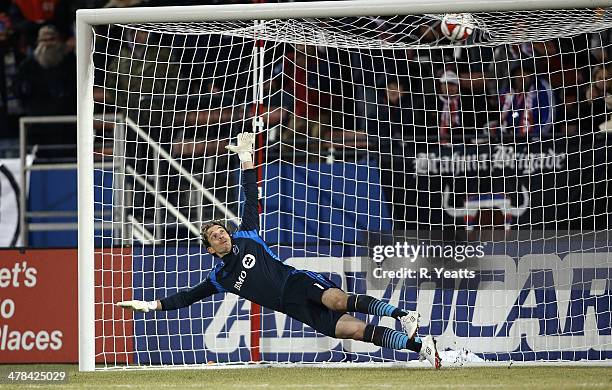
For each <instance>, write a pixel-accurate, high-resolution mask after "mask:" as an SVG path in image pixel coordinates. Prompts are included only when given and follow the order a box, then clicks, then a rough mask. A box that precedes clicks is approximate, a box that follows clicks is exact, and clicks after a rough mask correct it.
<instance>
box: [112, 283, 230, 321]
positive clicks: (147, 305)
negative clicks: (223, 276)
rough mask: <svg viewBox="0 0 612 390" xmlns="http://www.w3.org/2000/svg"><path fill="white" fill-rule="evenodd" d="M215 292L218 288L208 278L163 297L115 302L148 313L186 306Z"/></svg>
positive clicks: (125, 307)
mask: <svg viewBox="0 0 612 390" xmlns="http://www.w3.org/2000/svg"><path fill="white" fill-rule="evenodd" d="M217 292H218V290H217V288H216V287H215V286H214V284H213V283H211V282H210V280H208V279H206V280H204V281H203V282H202V283H200V284H198V285H197V286H195V287H193V288H190V289H188V290H183V291H179V292H178V293H176V294H173V295H170V296H168V297H166V298H163V299H158V300H155V301H137V300H131V301H121V302H117V306H119V307H122V308H124V309H131V310H134V311H138V312H141V313H148V312H150V311H155V310H175V309H180V308H182V307H187V306H189V305H191V304H193V303H195V302H197V301H199V300H202V299H204V298H206V297H209V296H211V295H213V294H216V293H217Z"/></svg>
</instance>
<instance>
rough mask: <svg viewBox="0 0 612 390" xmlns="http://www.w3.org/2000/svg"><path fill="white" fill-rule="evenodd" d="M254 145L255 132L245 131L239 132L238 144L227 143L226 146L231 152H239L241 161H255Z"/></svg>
mask: <svg viewBox="0 0 612 390" xmlns="http://www.w3.org/2000/svg"><path fill="white" fill-rule="evenodd" d="M254 145H255V133H249V132H243V133H240V134H238V145H227V146H226V147H225V148H226V149H227V150H229V151H230V152H234V153H238V158H240V162H253V147H254Z"/></svg>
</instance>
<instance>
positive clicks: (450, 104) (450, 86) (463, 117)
mask: <svg viewBox="0 0 612 390" xmlns="http://www.w3.org/2000/svg"><path fill="white" fill-rule="evenodd" d="M459 83H460V82H459V78H458V77H457V74H456V73H455V72H454V71H452V70H446V71H445V72H444V73H443V74H442V76H441V77H440V78H439V79H438V94H437V96H438V102H437V112H436V115H437V129H438V131H439V136H440V140H441V141H449V140H451V139H453V138H454V139H457V138H461V140H462V141H463V140H465V138H466V137H468V138H472V137H475V136H476V134H477V132H478V130H481V129H483V128H484V126H485V124H486V122H487V102H486V98H485V96H484V95H482V94H478V95H475V94H473V93H472V92H471V91H462V90H461V87H460V84H459Z"/></svg>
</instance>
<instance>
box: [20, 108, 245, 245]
mask: <svg viewBox="0 0 612 390" xmlns="http://www.w3.org/2000/svg"><path fill="white" fill-rule="evenodd" d="M96 118H97V119H103V118H104V115H101V116H96ZM114 118H115V131H114V148H115V151H116V154H117V156H125V154H124V148H125V129H129V130H132V131H134V132H135V133H136V134H137V135H138V136H139V137H140V138H142V139H143V140H144V141H146V142H147V143H148V144H149V146H150V148H151V149H152V150H153V151H154V153H155V156H156V159H160V158H161V159H163V160H165V161H166V162H168V163H169V164H170V165H171V166H172V167H173V168H174V169H176V170H177V171H178V172H179V175H180V176H182V177H183V178H185V179H186V180H187V181H188V182H189V183H190V184H191V185H192V186H193V188H195V189H196V190H197V191H198V192H199V193H201V195H202V196H203V197H204V198H205V199H207V200H208V201H210V202H211V203H212V204H213V205H214V207H216V208H218V209H219V210H220V211H221V212H222V213H223V214H224V215H225V217H226V219H228V220H231V221H233V222H234V223H236V224H238V222H239V221H238V218H237V217H236V215H235V214H234V213H233V212H232V211H231V210H229V209H228V208H227V207H226V206H225V205H224V204H223V203H221V202H220V201H219V199H217V198H216V197H215V196H214V195H213V194H212V193H211V192H210V191H209V190H207V189H206V188H205V187H204V186H203V185H202V183H200V182H198V181H197V180H196V179H195V178H194V177H193V176H192V175H191V174H190V173H189V172H188V171H187V170H186V169H185V168H183V167H182V166H181V165H180V163H178V162H177V161H176V160H175V159H174V158H173V157H172V156H171V155H170V154H169V153H167V152H166V151H165V150H164V149H163V148H161V147H160V146H159V144H158V143H156V142H155V141H154V140H152V139H151V138H150V137H149V136H148V134H146V133H145V132H144V131H143V130H142V129H140V128H139V127H138V126H137V125H136V124H135V123H134V122H133V121H132V120H130V119H129V118H126V119H124V117H123V116H122V115H117V116H115V117H114ZM76 121H77V117H76V116H75V115H66V116H37V117H22V118H20V120H19V153H20V159H21V164H20V166H21V172H20V176H21V182H22V183H23V184H22V187H23V188H22V189H21V191H20V194H19V197H20V199H19V201H20V202H19V208H20V210H19V215H20V230H21V231H20V234H21V237H22V242H23V246H27V245H28V235H29V233H30V232H33V231H46V232H49V231H77V230H78V223H77V222H36V223H30V222H29V220H30V219H31V218H75V219H76V218H77V216H78V212H77V211H76V210H75V211H51V210H39V211H29V210H28V208H27V204H28V197H27V194H28V188H29V185H28V184H29V183H28V178H29V173H30V172H32V171H45V170H68V169H73V170H76V169H77V163H76V162H74V163H71V162H68V163H67V162H61V163H45V164H37V163H35V162H34V159H31V158H28V150H27V149H28V148H27V145H28V129H29V126H30V125H32V124H53V123H58V124H59V123H76ZM126 125H127V126H126ZM118 149H120V150H118ZM158 164H159V161H157V162H156V166H158ZM93 168H94V169H98V170H103V169H109V168H112V169H113V171H115V172H117V173H118V174H119V177H122V178H125V177H127V176H125V174H127V175H129V176H131V177H133V178H134V180H135V181H136V182H137V183H138V184H139V185H141V186H142V187H143V188H144V189H145V190H146V191H147V192H149V193H151V194H152V195H154V197H155V202H156V204H159V205H161V206H163V207H165V208H166V209H167V210H168V212H169V213H170V214H171V215H172V216H174V217H175V218H176V220H177V221H179V222H180V223H181V224H182V225H184V226H185V227H186V228H187V229H188V230H189V231H190V232H191V233H192V234H193V235H195V236H199V229H198V227H197V226H196V225H195V224H194V223H192V222H191V221H189V219H188V218H187V217H185V215H183V214H182V213H181V212H180V211H179V210H178V209H177V208H176V207H175V206H173V205H172V204H171V203H170V202H168V200H167V199H166V198H165V197H164V196H163V195H161V193H160V191H159V190H158V182H157V181H156V182H155V185H153V184H151V183H149V182H148V181H147V180H146V178H145V175H142V174H140V173H138V172H137V171H136V170H134V168H133V167H131V166H129V165H126V164H125V159H123V158H119V159H117V158H115V159H114V161H113V163H108V162H104V161H102V162H96V163H94V166H93ZM114 183H115V184H114V186H113V191H114V194H113V206H114V211H113V215H112V217H113V222H112V223H110V222H107V223H104V224H102V223H97V224H95V225H94V229H96V230H111V229H112V228H113V227H115V229H114V230H115V231H114V232H113V233H114V234H115V236H114V237H113V238H114V239H116V240H117V241H118V243H119V244H120V245H122V244H123V243H125V242H126V240H131V239H132V238H135V239H137V240H138V241H140V242H142V243H143V244H152V243H156V242H158V241H159V240H161V239H163V238H164V237H162V236H161V235H160V234H153V233H151V232H149V231H148V230H147V229H146V227H145V223H144V221H138V220H137V219H135V218H133V217H132V216H131V214H130V213H129V211H128V210H127V209H126V208H127V206H131V204H126V203H130V202H126V199H125V191H124V187H125V182H124V180H117V181H115V182H114ZM102 213H103V212H98V213H94V215H96V216H98V217H99V216H101V215H102ZM158 214H159V213H158ZM117 225H119V226H121V228H120V229H117V228H116V227H117ZM160 231H161V229H160Z"/></svg>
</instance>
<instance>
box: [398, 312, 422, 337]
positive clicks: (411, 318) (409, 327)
mask: <svg viewBox="0 0 612 390" xmlns="http://www.w3.org/2000/svg"><path fill="white" fill-rule="evenodd" d="M419 317H421V315H420V314H419V313H418V312H416V311H409V312H408V313H407V314H406V315H405V316H403V317H400V318H399V321H400V323H401V324H402V329H403V330H404V333H406V334H407V335H408V337H410V338H413V337H414V336H416V332H417V330H418V329H419Z"/></svg>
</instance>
